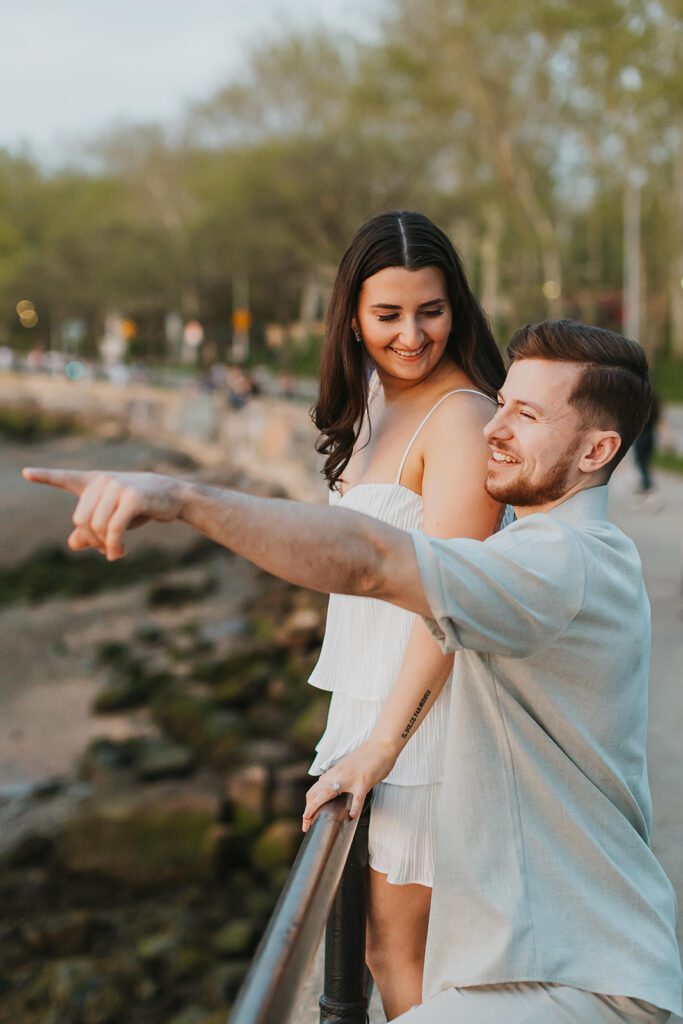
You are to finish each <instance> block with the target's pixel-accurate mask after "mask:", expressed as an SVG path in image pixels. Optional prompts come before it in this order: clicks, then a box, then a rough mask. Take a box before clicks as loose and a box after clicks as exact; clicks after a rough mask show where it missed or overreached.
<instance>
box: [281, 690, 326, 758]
mask: <svg viewBox="0 0 683 1024" xmlns="http://www.w3.org/2000/svg"><path fill="white" fill-rule="evenodd" d="M329 703H330V701H329V697H320V698H318V699H317V700H314V701H313V702H312V703H311V704H310V705H309V707H307V708H306V709H305V710H304V711H302V712H301V714H300V715H299V717H298V718H297V719H296V721H295V722H294V724H293V725H292V727H291V728H290V730H289V734H288V735H289V739H291V740H292V741H293V742H294V743H296V744H297V746H298V747H299V748H300V749H302V750H304V751H306V752H309V751H311V750H313V749H314V747H315V745H316V743H317V742H318V740H319V739H320V737H321V736H322V734H323V733H324V731H325V726H326V725H327V711H328V708H329Z"/></svg>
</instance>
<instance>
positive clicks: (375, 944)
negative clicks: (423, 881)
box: [366, 868, 432, 1020]
mask: <svg viewBox="0 0 683 1024" xmlns="http://www.w3.org/2000/svg"><path fill="white" fill-rule="evenodd" d="M369 876H370V882H369V897H368V927H367V948H366V960H367V963H368V967H369V968H370V971H371V972H372V976H373V978H374V980H375V984H376V985H377V988H378V989H379V993H380V996H381V997H382V1005H383V1006H384V1012H385V1014H386V1017H387V1020H393V1018H394V1017H398V1015H399V1014H401V1013H405V1012H406V1010H409V1009H410V1007H411V1006H415V1005H416V1004H417V1003H419V1002H421V1001H422V971H423V968H424V956H425V943H426V941H427V921H428V919H429V905H430V903H431V898H432V890H431V889H430V888H429V887H428V886H426V885H392V884H391V883H390V882H388V881H387V876H386V875H383V874H380V873H379V872H378V871H373V869H372V868H370V869H369Z"/></svg>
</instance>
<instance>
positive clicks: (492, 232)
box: [479, 203, 503, 334]
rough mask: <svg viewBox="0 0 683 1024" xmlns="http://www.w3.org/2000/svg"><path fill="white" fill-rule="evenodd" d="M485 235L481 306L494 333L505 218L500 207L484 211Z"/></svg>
mask: <svg viewBox="0 0 683 1024" xmlns="http://www.w3.org/2000/svg"><path fill="white" fill-rule="evenodd" d="M484 225H485V227H484V234H483V235H482V239H481V242H480V244H479V258H480V260H481V289H480V292H481V296H480V297H481V304H482V306H483V307H484V312H485V313H486V315H487V316H488V318H489V320H490V322H491V326H492V328H493V333H494V334H495V333H496V330H497V328H498V326H499V325H498V318H499V298H500V258H499V255H500V243H501V239H502V236H503V216H502V214H501V212H500V207H498V206H495V205H494V204H492V203H491V204H489V205H487V206H486V208H485V210H484Z"/></svg>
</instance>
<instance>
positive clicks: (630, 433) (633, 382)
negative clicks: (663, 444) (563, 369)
mask: <svg viewBox="0 0 683 1024" xmlns="http://www.w3.org/2000/svg"><path fill="white" fill-rule="evenodd" d="M507 351H508V356H509V358H510V362H515V361H516V360H519V359H547V360H549V361H554V362H562V363H577V364H579V365H583V366H584V371H583V373H582V374H581V376H580V377H579V379H578V381H577V383H576V385H575V386H574V390H573V391H572V393H571V395H570V397H569V402H570V404H571V405H573V406H574V408H575V409H577V410H578V411H579V412H580V414H581V416H582V418H583V422H584V426H586V427H597V428H598V429H600V430H616V431H617V433H618V434H619V436H620V438H621V445H620V446H619V450H618V452H617V454H616V455H615V456H614V458H613V459H612V461H611V462H610V463H608V465H607V466H606V467H605V468H606V470H607V478H608V479H609V477H610V476H611V475H612V473H613V471H614V470H615V469H616V467H617V466H618V465H619V463H620V462H621V460H622V459H623V457H624V455H625V454H626V452H627V451H628V450H629V448H630V447H631V445H632V444H633V442H634V441H635V439H636V438H637V436H638V434H639V433H640V432H641V430H642V429H643V427H644V426H645V423H646V421H647V417H648V415H649V412H650V406H651V404H652V383H651V381H650V373H649V368H648V363H647V356H646V355H645V351H644V350H643V348H641V346H640V345H639V344H638V343H637V342H635V341H631V340H630V338H624V337H623V335H621V334H616V333H615V332H614V331H607V330H605V329H604V328H603V327H592V326H590V325H588V324H578V323H574V322H573V321H572V320H543V321H541V322H540V323H537V324H527V325H526V327H522V328H520V330H518V331H517V332H516V333H515V334H514V335H513V336H512V339H511V341H510V344H509V345H508V348H507Z"/></svg>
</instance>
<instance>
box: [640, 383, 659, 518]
mask: <svg viewBox="0 0 683 1024" xmlns="http://www.w3.org/2000/svg"><path fill="white" fill-rule="evenodd" d="M661 415H662V409H661V405H660V403H659V400H658V398H657V395H656V394H653V396H652V408H651V409H650V415H649V417H648V420H647V423H646V424H645V426H644V427H643V430H642V432H641V434H640V435H639V436H638V437H637V438H636V440H635V441H634V444H633V455H634V458H635V462H636V466H637V467H638V473H639V475H640V486H639V487H638V489H637V490H636V495H637V497H638V499H639V502H642V504H643V506H644V507H645V508H648V509H650V511H652V512H658V511H659V509H660V508H661V507H662V499H661V497H660V495H659V494H658V493H657V491H656V489H655V485H654V480H653V477H652V457H653V455H654V453H655V451H656V450H657V428H658V426H659V422H660V420H661Z"/></svg>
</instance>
